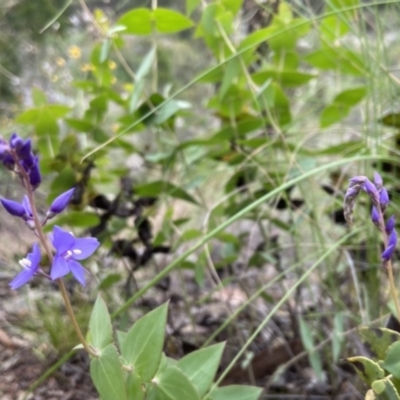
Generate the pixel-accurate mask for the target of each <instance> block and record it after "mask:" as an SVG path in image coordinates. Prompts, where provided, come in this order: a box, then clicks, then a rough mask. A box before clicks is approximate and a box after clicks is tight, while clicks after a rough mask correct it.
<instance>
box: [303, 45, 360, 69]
mask: <svg viewBox="0 0 400 400" xmlns="http://www.w3.org/2000/svg"><path fill="white" fill-rule="evenodd" d="M304 61H306V62H308V63H309V64H311V65H312V66H314V67H316V68H319V69H322V70H337V71H339V72H342V73H344V74H351V75H360V76H363V75H366V74H367V71H366V69H365V67H366V65H365V63H364V62H363V61H362V59H361V57H360V55H359V54H357V53H355V52H353V51H351V50H348V49H345V48H343V47H335V48H327V49H326V48H324V49H320V50H317V51H315V52H313V53H311V54H309V55H307V56H306V57H304Z"/></svg>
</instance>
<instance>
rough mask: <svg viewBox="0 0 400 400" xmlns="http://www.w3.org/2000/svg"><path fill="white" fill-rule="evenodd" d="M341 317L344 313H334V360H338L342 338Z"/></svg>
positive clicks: (342, 317)
mask: <svg viewBox="0 0 400 400" xmlns="http://www.w3.org/2000/svg"><path fill="white" fill-rule="evenodd" d="M343 319H344V313H343V312H342V311H340V312H338V313H336V314H335V317H334V318H333V336H332V356H333V361H334V362H337V361H338V360H339V355H340V350H341V347H342V343H343V340H344V336H343V331H344V326H343Z"/></svg>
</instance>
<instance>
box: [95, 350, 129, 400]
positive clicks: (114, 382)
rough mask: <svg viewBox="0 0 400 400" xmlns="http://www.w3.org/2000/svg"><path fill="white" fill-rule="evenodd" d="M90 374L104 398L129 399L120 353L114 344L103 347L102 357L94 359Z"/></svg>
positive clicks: (112, 399)
mask: <svg viewBox="0 0 400 400" xmlns="http://www.w3.org/2000/svg"><path fill="white" fill-rule="evenodd" d="M90 375H91V377H92V379H93V383H94V385H95V386H96V389H97V391H98V392H99V394H100V396H101V398H102V399H103V400H115V399H118V400H127V396H126V391H125V382H124V377H123V374H122V368H121V364H120V361H119V354H118V351H117V349H116V347H115V346H114V344H112V343H111V344H109V345H108V346H107V347H106V348H105V349H103V350H102V352H101V355H100V357H97V358H93V359H92V361H91V363H90Z"/></svg>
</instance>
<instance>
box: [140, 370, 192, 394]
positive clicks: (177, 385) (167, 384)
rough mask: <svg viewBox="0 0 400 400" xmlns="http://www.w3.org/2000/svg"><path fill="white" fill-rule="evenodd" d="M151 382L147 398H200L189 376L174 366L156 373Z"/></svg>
mask: <svg viewBox="0 0 400 400" xmlns="http://www.w3.org/2000/svg"><path fill="white" fill-rule="evenodd" d="M152 384H153V385H152V386H151V388H150V390H149V394H148V396H147V400H189V399H190V400H200V396H199V394H198V393H197V391H196V389H195V388H194V386H193V385H192V383H191V382H190V380H189V378H188V377H187V376H186V375H185V374H184V373H183V372H182V371H181V370H180V369H179V368H177V367H175V366H168V367H167V368H165V369H164V370H163V372H161V373H160V375H156V377H155V378H154V379H153V381H152Z"/></svg>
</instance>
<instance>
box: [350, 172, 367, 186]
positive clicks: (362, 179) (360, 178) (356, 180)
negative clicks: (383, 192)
mask: <svg viewBox="0 0 400 400" xmlns="http://www.w3.org/2000/svg"><path fill="white" fill-rule="evenodd" d="M366 180H367V177H366V176H362V175H360V176H353V178H350V179H349V181H350V186H354V185H362V184H363V183H364V182H365V181H366Z"/></svg>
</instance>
